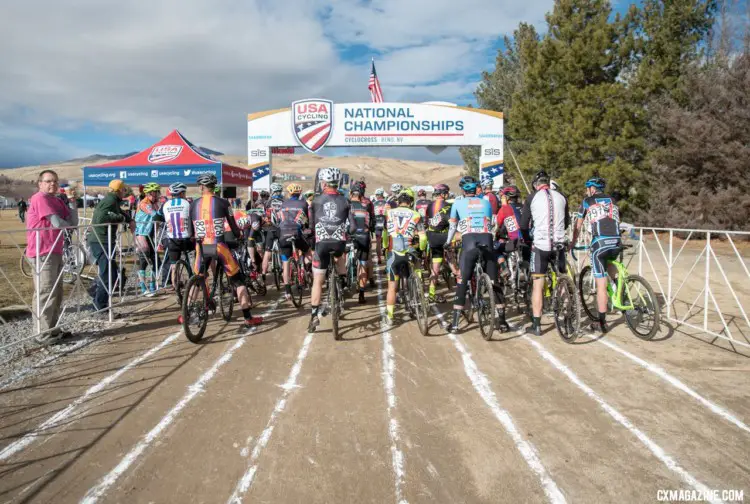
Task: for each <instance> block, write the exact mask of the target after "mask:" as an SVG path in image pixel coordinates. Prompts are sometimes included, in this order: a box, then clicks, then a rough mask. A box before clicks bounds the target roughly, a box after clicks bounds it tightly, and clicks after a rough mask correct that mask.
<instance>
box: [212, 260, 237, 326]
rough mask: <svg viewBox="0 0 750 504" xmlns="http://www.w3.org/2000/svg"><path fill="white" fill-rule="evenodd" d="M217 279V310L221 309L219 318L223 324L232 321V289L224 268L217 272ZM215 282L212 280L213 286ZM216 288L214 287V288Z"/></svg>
mask: <svg viewBox="0 0 750 504" xmlns="http://www.w3.org/2000/svg"><path fill="white" fill-rule="evenodd" d="M217 278H218V284H219V285H218V291H219V292H218V294H219V308H220V309H221V317H222V318H223V319H224V321H225V322H229V321H230V320H232V312H233V311H234V292H233V291H234V287H233V286H232V284H231V283H230V281H229V277H228V276H227V273H226V272H225V271H224V268H221V269H220V270H218V271H217ZM215 283H216V280H214V285H215ZM214 288H216V285H215V287H214Z"/></svg>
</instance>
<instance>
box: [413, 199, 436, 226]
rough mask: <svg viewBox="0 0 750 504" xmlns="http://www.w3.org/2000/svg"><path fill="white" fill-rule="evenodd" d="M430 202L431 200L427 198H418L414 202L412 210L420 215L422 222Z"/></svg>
mask: <svg viewBox="0 0 750 504" xmlns="http://www.w3.org/2000/svg"><path fill="white" fill-rule="evenodd" d="M430 203H432V201H430V200H428V199H419V200H417V201H416V202H415V203H414V210H416V211H417V212H419V215H421V216H422V222H424V221H425V218H426V217H427V207H429V206H430Z"/></svg>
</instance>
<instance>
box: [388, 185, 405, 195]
mask: <svg viewBox="0 0 750 504" xmlns="http://www.w3.org/2000/svg"><path fill="white" fill-rule="evenodd" d="M403 188H404V186H402V185H401V184H391V192H392V193H393V194H398V193H400V192H401V189H403Z"/></svg>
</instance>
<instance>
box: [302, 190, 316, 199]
mask: <svg viewBox="0 0 750 504" xmlns="http://www.w3.org/2000/svg"><path fill="white" fill-rule="evenodd" d="M310 196H315V191H312V190H311V191H305V192H304V193H302V197H303V198H305V199H307V198H309V197H310Z"/></svg>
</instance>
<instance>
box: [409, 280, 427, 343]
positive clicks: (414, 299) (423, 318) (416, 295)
mask: <svg viewBox="0 0 750 504" xmlns="http://www.w3.org/2000/svg"><path fill="white" fill-rule="evenodd" d="M409 300H410V304H411V306H412V311H413V312H414V313H415V314H416V317H417V325H418V326H419V332H421V333H422V335H423V336H426V335H427V328H428V326H429V314H428V307H427V298H425V295H424V284H423V283H422V279H421V278H420V277H419V275H412V276H411V277H410V278H409Z"/></svg>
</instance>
